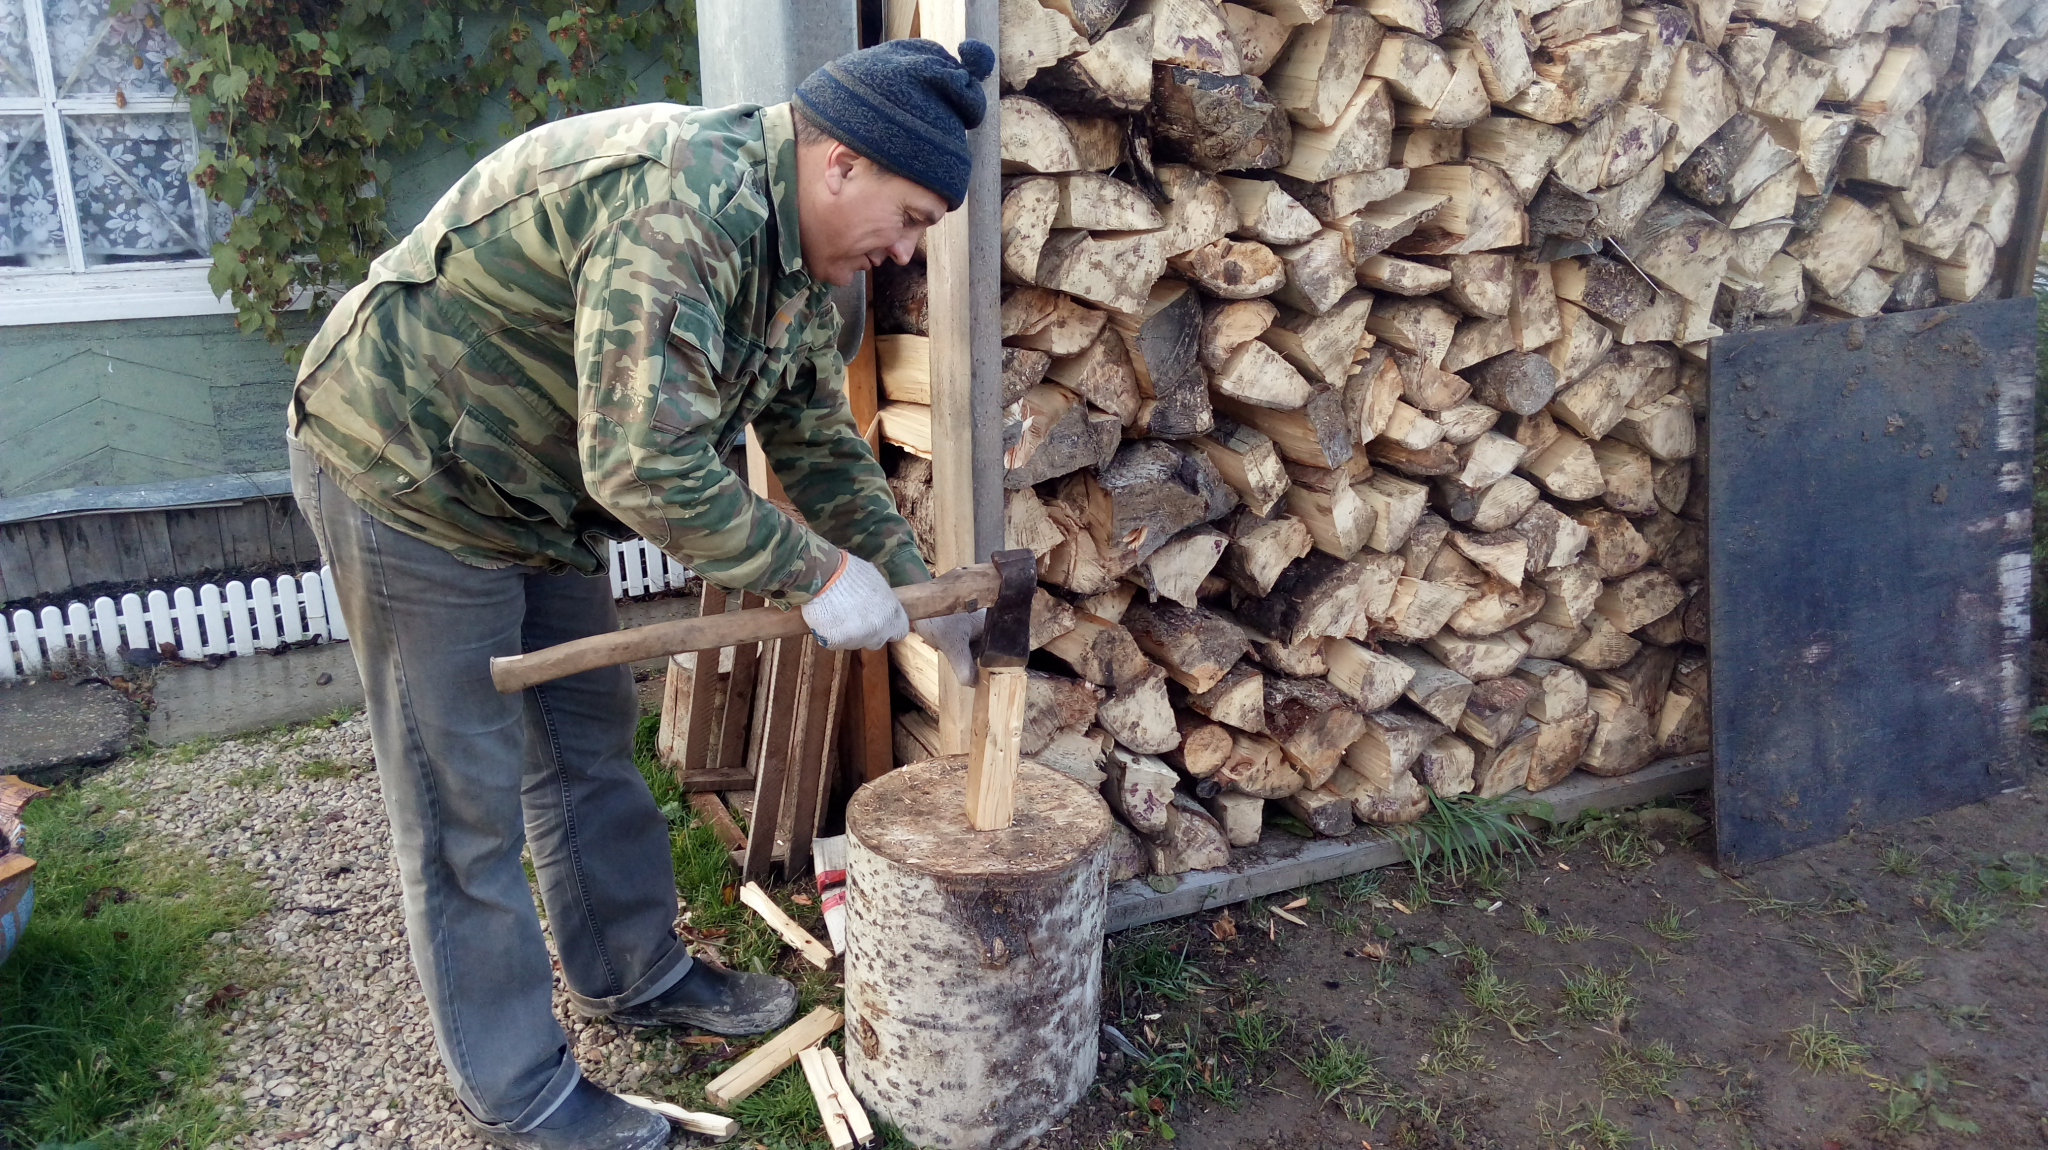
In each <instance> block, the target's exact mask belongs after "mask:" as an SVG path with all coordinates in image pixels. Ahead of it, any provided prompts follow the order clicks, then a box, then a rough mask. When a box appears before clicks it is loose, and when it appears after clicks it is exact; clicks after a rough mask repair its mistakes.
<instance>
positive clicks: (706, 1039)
mask: <svg viewBox="0 0 2048 1150" xmlns="http://www.w3.org/2000/svg"><path fill="white" fill-rule="evenodd" d="M683 1041H684V1042H685V1043H688V1044H689V1045H691V1046H717V1045H720V1044H721V1043H723V1042H724V1041H725V1039H723V1038H720V1037H719V1036H717V1035H716V1034H692V1035H690V1036H689V1037H688V1038H685V1039H683Z"/></svg>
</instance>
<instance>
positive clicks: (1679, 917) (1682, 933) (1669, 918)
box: [1643, 906, 1700, 942]
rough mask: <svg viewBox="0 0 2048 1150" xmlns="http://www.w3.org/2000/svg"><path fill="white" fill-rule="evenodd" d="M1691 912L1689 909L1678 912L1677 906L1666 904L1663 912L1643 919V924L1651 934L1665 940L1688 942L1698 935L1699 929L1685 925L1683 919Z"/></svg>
mask: <svg viewBox="0 0 2048 1150" xmlns="http://www.w3.org/2000/svg"><path fill="white" fill-rule="evenodd" d="M1691 914H1692V912H1691V911H1687V912H1686V913H1685V914H1680V913H1678V908H1677V907H1675V906H1667V907H1665V908H1664V911H1663V913H1661V914H1656V915H1652V916H1651V917H1649V918H1646V919H1644V920H1643V926H1644V928H1645V929H1647V930H1648V931H1649V932H1650V933H1651V934H1654V935H1656V936H1657V937H1658V938H1661V939H1663V940H1664V941H1665V942H1690V941H1691V940H1693V939H1695V938H1698V937H1699V936H1700V932H1699V931H1696V930H1693V929H1691V928H1689V927H1687V926H1686V925H1685V920H1686V919H1687V918H1688V917H1690V916H1691Z"/></svg>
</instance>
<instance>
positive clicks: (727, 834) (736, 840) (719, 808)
mask: <svg viewBox="0 0 2048 1150" xmlns="http://www.w3.org/2000/svg"><path fill="white" fill-rule="evenodd" d="M690 809H691V810H693V811H695V812H697V817H698V818H699V819H701V820H703V822H704V825H705V826H708V827H710V828H711V833H712V834H714V835H717V836H718V841H719V842H721V843H723V844H725V849H727V850H729V851H736V850H743V849H745V847H746V845H747V833H746V832H745V831H743V830H741V829H740V825H739V824H738V823H736V822H734V821H732V812H731V811H729V810H726V809H725V803H724V802H723V801H721V800H720V799H719V797H718V796H717V795H715V794H712V793H711V792H709V791H697V792H695V793H693V794H691V795H690Z"/></svg>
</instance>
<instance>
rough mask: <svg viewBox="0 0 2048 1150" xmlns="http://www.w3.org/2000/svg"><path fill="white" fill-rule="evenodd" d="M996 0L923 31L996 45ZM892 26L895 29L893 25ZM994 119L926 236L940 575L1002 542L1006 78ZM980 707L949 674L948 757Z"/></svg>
mask: <svg viewBox="0 0 2048 1150" xmlns="http://www.w3.org/2000/svg"><path fill="white" fill-rule="evenodd" d="M996 8H997V4H996V0H921V2H920V3H919V4H918V7H917V12H918V20H919V24H920V31H921V34H922V35H924V36H925V37H927V38H929V39H932V40H936V41H937V42H938V43H940V44H942V45H944V46H945V47H946V48H947V50H948V51H952V50H955V49H957V48H958V46H959V44H960V41H962V40H964V39H968V38H970V37H972V38H974V39H978V40H981V41H983V42H985V43H988V44H990V45H994V44H995V43H996V40H997V27H996ZM892 23H893V22H892ZM983 92H984V94H985V95H986V97H987V100H988V116H987V118H986V119H985V120H984V121H983V122H982V126H981V127H980V128H977V129H975V130H974V131H973V132H971V133H969V134H968V146H969V148H970V149H972V151H973V153H974V174H973V177H972V178H971V180H970V182H969V184H968V193H967V201H966V203H965V204H963V205H962V206H961V207H960V208H959V210H957V211H952V212H948V213H946V218H945V219H943V220H941V221H939V223H938V225H937V226H935V227H933V228H932V229H931V231H930V232H929V233H928V234H927V235H926V238H925V251H926V255H925V269H926V277H927V280H928V282H929V284H930V288H929V296H930V301H931V302H930V306H929V310H928V312H927V315H926V328H927V330H928V332H929V333H930V337H931V377H932V385H931V390H932V415H931V421H932V442H933V444H934V445H935V446H941V445H942V446H943V449H942V450H935V451H934V452H933V455H932V506H933V510H934V512H935V515H934V520H935V522H936V523H937V527H938V530H937V538H936V539H935V540H934V543H935V546H936V549H937V551H938V554H936V555H934V556H932V561H933V565H934V566H935V567H936V568H937V572H934V573H935V574H936V573H938V572H944V571H949V570H951V569H953V568H955V567H959V566H963V565H965V564H968V563H976V562H980V561H982V560H983V559H985V558H986V557H987V556H988V555H989V553H990V552H992V551H994V550H995V549H996V548H997V547H999V546H1001V544H1002V538H1003V477H1002V470H1001V468H1002V443H1001V436H1002V420H1001V418H1000V417H999V415H998V408H999V406H1000V405H999V403H998V400H999V399H1000V391H1001V386H1002V370H1003V369H1002V347H1001V343H1002V320H1001V309H1002V299H1001V293H1002V286H1001V277H1000V275H999V274H998V269H999V266H1000V265H999V263H998V261H999V260H1000V259H1001V249H1000V243H1001V232H1002V221H1001V212H1002V188H1001V177H1000V175H999V173H998V170H997V169H998V166H999V163H1000V143H999V140H998V138H997V129H996V108H997V104H998V102H999V99H1000V92H999V91H998V89H997V76H996V74H995V73H991V74H990V75H989V78H988V79H987V80H986V81H985V82H984V84H983ZM972 720H973V700H972V695H971V694H970V692H969V691H968V689H967V688H965V687H962V686H960V684H959V682H958V680H956V679H954V678H953V677H952V676H950V675H945V676H941V677H940V683H939V735H940V741H941V742H942V743H943V744H944V747H945V750H946V752H947V753H948V754H964V753H966V752H967V750H968V748H969V745H970V743H971V741H972V740H971V725H972Z"/></svg>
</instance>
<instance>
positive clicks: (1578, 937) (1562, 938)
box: [1557, 915, 1621, 946]
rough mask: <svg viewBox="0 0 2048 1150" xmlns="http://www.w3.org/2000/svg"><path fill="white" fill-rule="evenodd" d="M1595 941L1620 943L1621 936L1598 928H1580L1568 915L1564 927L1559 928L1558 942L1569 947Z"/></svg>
mask: <svg viewBox="0 0 2048 1150" xmlns="http://www.w3.org/2000/svg"><path fill="white" fill-rule="evenodd" d="M1594 939H1605V940H1606V941H1608V942H1619V941H1620V939H1621V936H1620V935H1617V934H1611V933H1609V932H1607V931H1604V930H1601V929H1600V928H1599V927H1597V926H1580V925H1579V924H1578V923H1575V922H1573V921H1572V920H1571V916H1570V915H1566V916H1565V918H1564V925H1563V926H1560V927H1558V928H1557V941H1559V942H1561V943H1564V944H1566V945H1568V946H1569V945H1571V944H1573V943H1580V942H1592V941H1593V940H1594Z"/></svg>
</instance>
